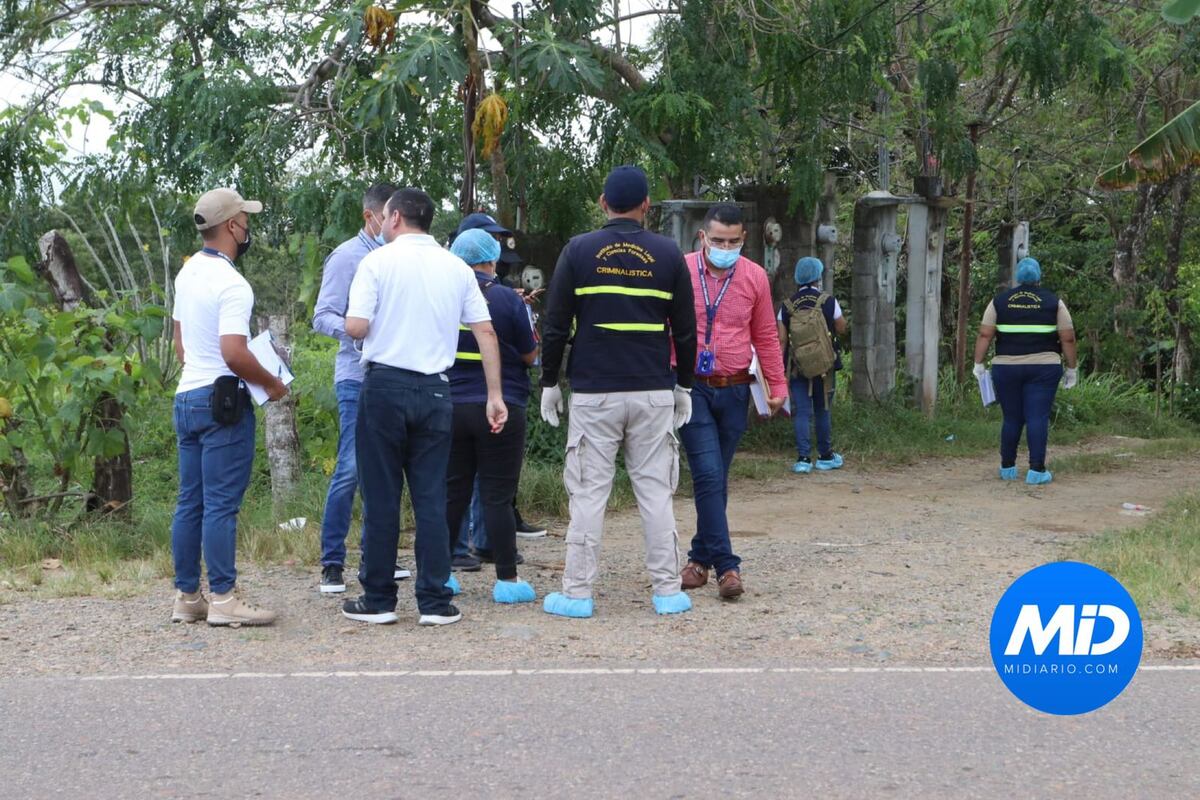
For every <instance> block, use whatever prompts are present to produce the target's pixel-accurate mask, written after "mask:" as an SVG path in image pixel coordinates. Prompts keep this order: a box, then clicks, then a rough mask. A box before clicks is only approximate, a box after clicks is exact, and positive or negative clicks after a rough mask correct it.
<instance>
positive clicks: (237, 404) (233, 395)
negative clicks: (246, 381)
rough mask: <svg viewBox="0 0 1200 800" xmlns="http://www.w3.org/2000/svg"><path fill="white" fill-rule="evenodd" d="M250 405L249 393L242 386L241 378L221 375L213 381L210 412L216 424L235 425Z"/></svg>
mask: <svg viewBox="0 0 1200 800" xmlns="http://www.w3.org/2000/svg"><path fill="white" fill-rule="evenodd" d="M249 405H250V393H249V392H247V391H246V390H245V389H244V388H242V381H241V379H239V378H237V377H236V376H234V375H222V376H221V377H220V378H217V379H216V380H215V381H213V394H212V414H213V422H215V423H217V424H218V425H235V424H237V423H238V422H241V420H242V415H244V414H245V413H246V409H247V408H248V407H249Z"/></svg>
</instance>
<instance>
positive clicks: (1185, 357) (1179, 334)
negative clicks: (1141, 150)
mask: <svg viewBox="0 0 1200 800" xmlns="http://www.w3.org/2000/svg"><path fill="white" fill-rule="evenodd" d="M1194 178H1195V175H1194V174H1193V173H1192V171H1191V170H1188V171H1186V172H1183V173H1182V174H1180V175H1178V176H1176V177H1175V178H1174V179H1173V181H1172V183H1174V197H1173V198H1172V201H1171V205H1172V207H1173V208H1174V211H1175V214H1174V217H1172V219H1171V228H1170V230H1169V231H1168V233H1167V244H1166V275H1165V277H1164V278H1163V293H1164V294H1165V295H1166V297H1167V311H1168V312H1169V313H1170V315H1171V316H1172V317H1173V318H1174V319H1175V356H1174V362H1173V363H1172V373H1173V377H1174V380H1175V382H1176V383H1187V381H1188V379H1189V378H1190V377H1191V372H1192V354H1191V337H1192V332H1191V329H1190V327H1189V326H1188V324H1187V322H1186V321H1185V320H1184V315H1183V313H1182V312H1183V309H1182V304H1181V303H1180V302H1179V300H1180V298H1179V262H1180V260H1181V259H1182V253H1183V233H1184V229H1185V228H1186V227H1187V222H1188V219H1187V206H1188V202H1189V201H1190V200H1191V199H1192V181H1193V180H1194Z"/></svg>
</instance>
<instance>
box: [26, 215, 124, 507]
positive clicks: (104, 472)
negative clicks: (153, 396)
mask: <svg viewBox="0 0 1200 800" xmlns="http://www.w3.org/2000/svg"><path fill="white" fill-rule="evenodd" d="M38 252H39V253H40V254H41V256H42V261H41V263H40V264H39V265H38V266H39V271H40V272H41V273H42V276H43V277H44V278H45V279H46V282H47V283H49V284H50V289H51V290H52V291H53V292H54V297H55V300H56V301H57V302H58V305H59V307H60V308H62V310H63V311H74V310H75V309H76V308H78V307H79V306H80V305H90V304H91V301H92V298H91V297H90V295H89V293H88V292H87V289H86V287H85V286H84V283H83V279H82V278H81V277H80V275H79V268H78V266H76V264H75V254H74V253H72V252H71V247H70V245H68V244H67V240H66V239H64V238H63V237H62V235H61V234H59V233H58V231H49V232H48V233H46V234H45V235H44V236H42V238H41V239H40V240H38ZM105 346H106V348H108V349H109V350H111V349H112V341H111V339H110V340H108V341H106V343H105ZM92 414H93V415H94V416H95V419H96V423H97V425H99V426H100V428H101V429H103V430H104V431H113V430H115V431H120V432H121V439H122V441H123V442H124V446H123V447H122V448H121V452H120V453H118V454H117V455H115V456H97V457H96V460H95V462H94V463H93V469H92V491H91V494H90V495H89V496H88V499H87V509H88V511H106V512H114V513H120V514H128V513H129V502H130V501H131V500H133V458H132V457H131V455H130V452H129V437H128V436H127V435H126V434H125V407H124V406H122V405H121V403H120V402H119V401H118V400H117V399H116V398H115V397H113V396H112V395H110V394H102V395H100V397H99V398H98V399H97V400H96V405H95V407H93V409H92Z"/></svg>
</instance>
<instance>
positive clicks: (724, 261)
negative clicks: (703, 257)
mask: <svg viewBox="0 0 1200 800" xmlns="http://www.w3.org/2000/svg"><path fill="white" fill-rule="evenodd" d="M741 255H742V248H740V247H739V248H737V249H736V250H719V249H717V248H715V247H710V248H708V260H709V261H711V262H712V265H713V266H714V267H716V268H717V269H729V268H730V267H732V266H733V265H734V264H736V263H737V260H738V259H739V258H740V257H741Z"/></svg>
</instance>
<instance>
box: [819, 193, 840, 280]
mask: <svg viewBox="0 0 1200 800" xmlns="http://www.w3.org/2000/svg"><path fill="white" fill-rule="evenodd" d="M835 189H836V179H835V178H834V175H833V173H832V172H826V173H825V187H824V191H822V192H821V200H820V202H819V203H818V205H817V231H816V240H817V251H818V253H817V258H819V259H821V263H822V264H824V265H825V273H824V274H823V275H822V276H821V288H822V289H823V290H824V291H826V292H828V293H829V294H833V258H834V245H836V244H837V238H838V235H837V193H836V191H835Z"/></svg>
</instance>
